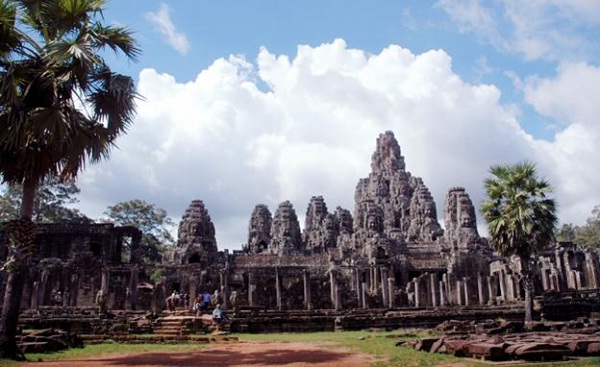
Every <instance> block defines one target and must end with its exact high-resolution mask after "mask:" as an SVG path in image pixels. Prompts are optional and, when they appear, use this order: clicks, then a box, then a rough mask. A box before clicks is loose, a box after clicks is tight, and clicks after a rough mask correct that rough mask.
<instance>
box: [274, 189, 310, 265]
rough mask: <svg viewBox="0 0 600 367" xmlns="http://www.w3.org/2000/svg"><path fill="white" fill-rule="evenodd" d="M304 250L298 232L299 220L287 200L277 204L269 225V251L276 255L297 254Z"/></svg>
mask: <svg viewBox="0 0 600 367" xmlns="http://www.w3.org/2000/svg"><path fill="white" fill-rule="evenodd" d="M303 250H304V248H303V246H302V236H301V233H300V222H299V221H298V216H297V215H296V211H295V210H294V207H293V206H292V203H290V202H289V201H287V200H286V201H284V202H282V203H281V204H279V207H278V208H277V211H275V216H274V217H273V223H272V225H271V246H270V248H269V251H270V252H271V253H274V254H278V255H289V254H299V253H302V252H303Z"/></svg>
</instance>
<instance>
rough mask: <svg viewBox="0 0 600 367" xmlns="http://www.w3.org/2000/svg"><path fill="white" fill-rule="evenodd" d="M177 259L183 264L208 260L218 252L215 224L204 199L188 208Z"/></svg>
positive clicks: (179, 236) (180, 233) (180, 227)
mask: <svg viewBox="0 0 600 367" xmlns="http://www.w3.org/2000/svg"><path fill="white" fill-rule="evenodd" d="M177 238H178V239H177V251H176V261H177V262H179V263H181V264H188V263H195V262H203V261H208V260H209V259H210V258H211V257H212V256H213V255H214V254H216V253H217V251H218V249H217V240H216V238H215V226H214V224H213V222H212V220H211V219H210V215H209V214H208V211H207V210H206V209H205V208H204V203H203V202H202V200H194V201H192V203H191V204H190V206H189V207H188V208H187V209H186V211H185V213H184V214H183V217H182V218H181V221H180V222H179V230H178V236H177Z"/></svg>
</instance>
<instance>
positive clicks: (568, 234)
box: [556, 223, 579, 242]
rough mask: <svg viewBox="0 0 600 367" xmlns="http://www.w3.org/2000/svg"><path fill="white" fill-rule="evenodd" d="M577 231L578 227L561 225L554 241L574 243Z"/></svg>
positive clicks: (570, 224)
mask: <svg viewBox="0 0 600 367" xmlns="http://www.w3.org/2000/svg"><path fill="white" fill-rule="evenodd" d="M578 231H579V227H577V226H574V225H573V224H572V223H569V224H563V225H562V226H561V227H560V229H559V230H558V231H557V232H556V240H557V241H561V242H563V241H569V242H573V241H575V238H577V232H578Z"/></svg>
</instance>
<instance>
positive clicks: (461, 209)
mask: <svg viewBox="0 0 600 367" xmlns="http://www.w3.org/2000/svg"><path fill="white" fill-rule="evenodd" d="M444 226H445V227H446V232H445V235H444V238H445V239H446V243H447V244H448V246H450V248H451V249H452V250H459V249H460V250H468V249H471V248H473V247H475V246H477V245H478V244H480V243H481V238H480V237H479V233H478V231H477V218H476V216H475V207H474V206H473V203H472V202H471V198H470V197H469V195H468V194H467V193H466V190H465V189H464V188H462V187H453V188H451V189H450V190H449V191H448V194H447V195H446V204H445V211H444Z"/></svg>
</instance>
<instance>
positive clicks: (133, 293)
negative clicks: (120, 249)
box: [129, 265, 139, 311]
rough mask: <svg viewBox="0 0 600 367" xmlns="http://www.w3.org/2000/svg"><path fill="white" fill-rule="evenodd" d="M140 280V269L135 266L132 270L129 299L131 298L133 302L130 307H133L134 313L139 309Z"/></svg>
mask: <svg viewBox="0 0 600 367" xmlns="http://www.w3.org/2000/svg"><path fill="white" fill-rule="evenodd" d="M138 279H139V269H138V267H137V265H135V266H134V267H133V268H132V269H131V279H130V281H129V298H130V302H131V304H130V305H131V309H132V310H134V311H135V310H136V309H137V285H138Z"/></svg>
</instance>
